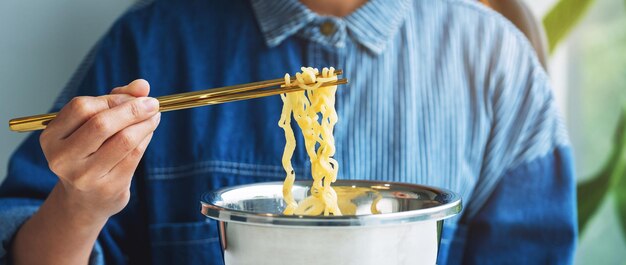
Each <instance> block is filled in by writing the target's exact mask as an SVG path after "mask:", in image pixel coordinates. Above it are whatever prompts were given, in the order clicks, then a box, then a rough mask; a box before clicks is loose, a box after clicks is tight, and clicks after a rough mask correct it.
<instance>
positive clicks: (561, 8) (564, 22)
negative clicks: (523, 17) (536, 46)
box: [543, 0, 594, 53]
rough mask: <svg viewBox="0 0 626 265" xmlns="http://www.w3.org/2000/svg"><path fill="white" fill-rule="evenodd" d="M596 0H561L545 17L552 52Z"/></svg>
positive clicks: (544, 23)
mask: <svg viewBox="0 0 626 265" xmlns="http://www.w3.org/2000/svg"><path fill="white" fill-rule="evenodd" d="M593 1H594V0H560V1H559V2H558V3H557V4H556V5H555V6H554V7H553V8H552V9H551V10H550V11H549V12H548V14H546V15H545V16H544V17H543V26H544V27H545V29H546V34H547V36H548V46H549V52H550V53H552V52H553V51H554V49H555V48H556V46H557V45H558V44H559V42H561V41H562V40H563V39H565V37H566V36H567V34H569V32H570V31H571V30H572V29H573V28H574V26H575V25H576V24H577V23H578V21H580V19H581V18H582V17H583V15H584V14H585V13H586V11H587V9H589V6H591V3H593Z"/></svg>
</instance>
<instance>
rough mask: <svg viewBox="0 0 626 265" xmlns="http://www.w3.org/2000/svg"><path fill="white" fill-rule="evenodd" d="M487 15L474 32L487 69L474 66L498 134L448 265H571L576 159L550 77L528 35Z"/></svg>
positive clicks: (487, 151)
mask: <svg viewBox="0 0 626 265" xmlns="http://www.w3.org/2000/svg"><path fill="white" fill-rule="evenodd" d="M480 10H483V9H482V8H481V9H480ZM481 13H483V14H479V15H482V16H483V19H482V20H481V21H480V22H479V23H476V24H477V25H480V27H477V28H476V29H468V32H470V33H471V32H474V33H476V34H475V36H474V37H476V36H481V37H480V38H475V39H479V40H480V44H481V45H480V48H477V49H478V50H474V51H472V52H474V53H475V54H476V58H480V61H481V62H484V63H482V64H481V63H471V65H473V66H475V67H476V69H478V68H482V71H483V72H482V73H483V74H484V75H483V76H484V77H477V80H480V81H481V83H482V84H481V85H482V86H481V87H484V89H485V90H484V91H483V93H484V98H485V99H486V100H485V102H488V104H486V106H485V112H486V113H487V116H488V117H489V119H490V133H489V137H488V140H487V143H486V147H485V151H484V153H483V154H481V155H482V165H481V172H480V176H479V178H478V181H477V184H476V186H475V187H474V189H473V191H472V193H471V196H470V199H469V200H468V201H467V202H464V204H465V209H464V210H463V213H462V216H461V218H460V220H459V223H458V228H457V230H456V232H455V241H457V242H462V243H459V244H458V245H456V246H455V247H454V248H455V249H454V250H451V251H452V253H451V255H450V256H449V258H448V261H449V262H448V263H449V264H509V263H516V264H571V263H572V261H573V256H574V255H573V254H574V249H575V245H576V237H577V222H576V194H575V176H574V170H573V158H572V155H571V147H570V143H569V139H568V136H567V133H566V130H565V126H564V123H563V122H562V119H561V118H560V115H559V113H558V112H559V111H558V108H557V105H556V101H555V99H554V95H553V92H552V89H551V86H550V82H549V79H548V76H547V74H546V72H545V71H544V69H543V67H542V66H541V65H540V64H539V61H538V59H537V57H536V55H535V53H534V51H533V49H532V47H531V46H530V43H529V42H528V41H527V40H526V38H525V37H524V36H523V35H522V34H521V32H519V31H518V30H517V29H516V28H515V27H514V26H513V25H512V24H511V23H510V22H508V21H506V20H505V19H504V18H502V17H501V16H499V15H497V14H495V13H493V12H488V13H487V12H485V11H481ZM473 30H474V31H473ZM477 72H480V70H477ZM481 78H482V79H481ZM455 252H456V254H455Z"/></svg>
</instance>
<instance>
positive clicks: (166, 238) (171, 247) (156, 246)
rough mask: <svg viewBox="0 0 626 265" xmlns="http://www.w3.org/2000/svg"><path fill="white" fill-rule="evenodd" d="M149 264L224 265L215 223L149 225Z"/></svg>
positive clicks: (209, 221) (208, 221)
mask: <svg viewBox="0 0 626 265" xmlns="http://www.w3.org/2000/svg"><path fill="white" fill-rule="evenodd" d="M150 238H151V244H150V245H151V252H152V264H155V265H158V264H211V265H223V264H224V263H223V258H222V251H221V248H220V243H219V242H220V241H219V237H218V235H217V225H216V222H215V221H211V220H208V219H207V220H206V221H202V222H191V223H164V224H155V225H150Z"/></svg>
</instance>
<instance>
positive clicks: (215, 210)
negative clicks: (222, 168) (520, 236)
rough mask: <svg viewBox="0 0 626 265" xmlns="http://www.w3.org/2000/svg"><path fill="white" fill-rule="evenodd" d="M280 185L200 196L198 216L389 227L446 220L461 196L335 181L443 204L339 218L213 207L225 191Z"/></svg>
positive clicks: (390, 184) (416, 187)
mask: <svg viewBox="0 0 626 265" xmlns="http://www.w3.org/2000/svg"><path fill="white" fill-rule="evenodd" d="M310 183H311V181H306V180H299V181H295V182H294V186H296V185H305V186H310ZM274 185H280V186H282V185H283V182H282V181H272V182H259V183H252V184H244V185H237V186H230V187H224V188H220V189H216V190H213V191H209V192H206V193H204V194H202V197H201V200H200V203H201V206H202V207H201V213H202V214H203V215H204V216H206V217H208V218H211V219H214V220H218V221H222V222H236V223H245V224H256V225H270V226H305V227H306V226H324V227H334V226H372V225H389V224H402V223H413V222H420V221H439V220H443V219H446V218H450V217H452V216H454V215H457V214H458V213H459V212H461V209H462V208H463V206H462V201H461V197H460V196H459V195H458V194H456V193H455V192H452V191H450V190H447V189H443V188H436V187H432V186H426V185H419V184H411V183H403V182H392V181H372V180H337V181H336V182H335V183H334V184H333V185H341V186H357V187H370V188H371V187H373V186H386V187H394V186H395V187H402V188H405V189H409V190H410V189H413V190H427V191H431V192H434V193H436V194H438V195H440V194H444V195H445V196H443V197H444V199H443V200H444V201H443V202H441V201H440V202H441V203H442V204H441V205H439V206H434V207H429V208H424V209H418V210H411V211H404V212H396V213H383V214H370V215H341V216H306V215H282V214H272V213H254V212H248V211H241V210H235V209H228V208H225V207H222V206H218V205H216V204H214V203H215V202H216V200H215V199H214V198H218V197H219V194H223V193H225V192H228V191H231V190H235V189H241V188H248V187H254V186H274Z"/></svg>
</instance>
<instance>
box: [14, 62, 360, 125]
mask: <svg viewBox="0 0 626 265" xmlns="http://www.w3.org/2000/svg"><path fill="white" fill-rule="evenodd" d="M335 74H337V75H341V74H343V71H342V70H335ZM318 76H319V75H318ZM292 80H295V78H293V77H292ZM347 83H348V80H347V79H345V78H344V79H338V80H337V81H331V82H326V83H322V85H321V86H332V85H343V84H347ZM302 90H303V89H302V88H300V87H297V86H290V87H287V86H286V85H285V80H284V78H278V79H272V80H266V81H260V82H254V83H248V84H241V85H234V86H226V87H220V88H213V89H207V90H201V91H193V92H186V93H180V94H174V95H167V96H161V97H157V98H156V99H157V100H159V104H160V108H159V111H161V112H166V111H173V110H181V109H188V108H195V107H200V106H207V105H215V104H221V103H226V102H233V101H239V100H246V99H253V98H260V97H267V96H273V95H278V94H283V93H291V92H296V91H302ZM56 115H57V113H47V114H40V115H34V116H28V117H21V118H15V119H12V120H10V121H9V129H11V131H16V132H29V131H35V130H43V129H45V128H46V126H47V125H48V123H49V122H50V121H51V120H53V119H54V118H55V117H56Z"/></svg>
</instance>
